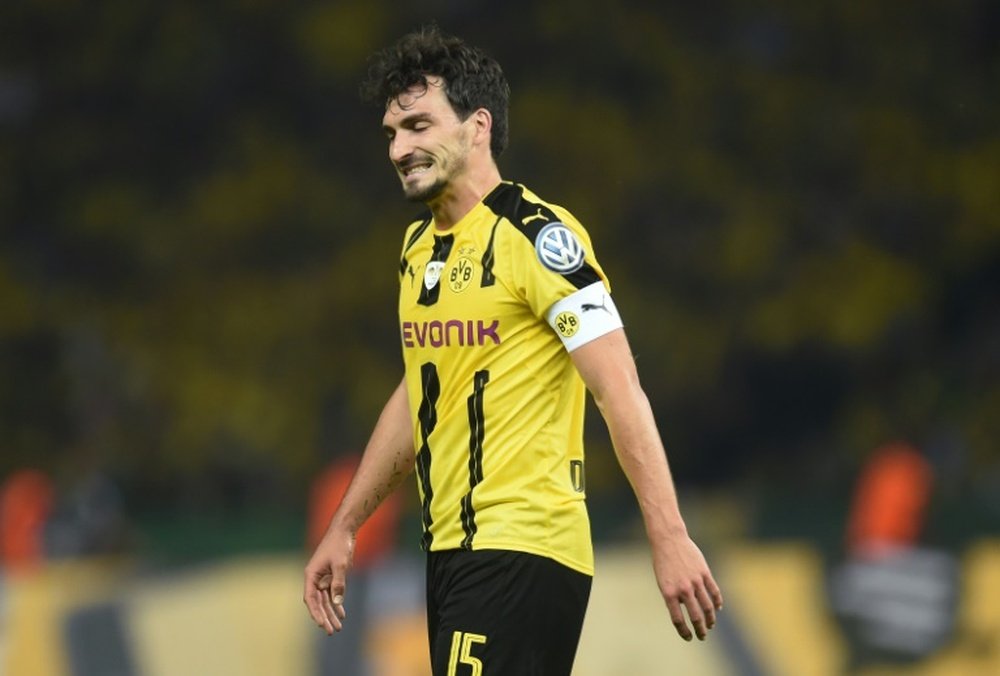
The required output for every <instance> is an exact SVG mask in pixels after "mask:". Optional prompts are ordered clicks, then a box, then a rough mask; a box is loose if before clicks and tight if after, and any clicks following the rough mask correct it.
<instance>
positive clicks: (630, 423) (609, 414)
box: [595, 377, 686, 540]
mask: <svg viewBox="0 0 1000 676" xmlns="http://www.w3.org/2000/svg"><path fill="white" fill-rule="evenodd" d="M595 400H596V401H597V405H598V408H599V409H600V411H601V414H602V415H603V417H604V420H605V422H606V423H607V426H608V432H609V433H610V435H611V442H612V444H613V445H614V448H615V454H616V455H617V456H618V462H619V464H620V465H621V467H622V470H623V471H624V473H625V476H626V477H627V478H628V480H629V483H630V484H631V485H632V489H633V491H634V492H635V495H636V499H637V500H638V502H639V507H640V509H641V510H642V516H643V520H644V521H645V524H646V530H647V533H648V534H649V537H650V538H651V539H654V540H656V539H659V538H660V537H663V536H671V535H677V534H684V533H686V527H685V525H684V520H683V518H682V517H681V513H680V507H679V505H678V501H677V492H676V490H675V488H674V482H673V477H672V476H671V474H670V467H669V465H668V463H667V456H666V453H665V451H664V449H663V443H662V441H661V440H660V435H659V433H658V432H657V429H656V421H655V419H654V417H653V411H652V409H651V408H650V405H649V400H648V399H647V397H646V395H645V393H644V392H643V391H642V389H641V387H640V386H639V383H638V380H637V379H635V378H634V377H633V378H629V379H628V380H625V381H624V382H622V383H619V384H617V385H616V386H615V387H614V388H613V389H612V390H611V391H610V392H604V393H602V394H600V395H598V394H595Z"/></svg>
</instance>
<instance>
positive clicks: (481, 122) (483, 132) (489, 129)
mask: <svg viewBox="0 0 1000 676" xmlns="http://www.w3.org/2000/svg"><path fill="white" fill-rule="evenodd" d="M469 119H470V121H471V122H472V124H473V125H474V131H473V138H472V142H473V143H475V144H476V145H487V146H488V145H489V144H490V138H491V136H492V134H493V116H492V115H491V114H490V111H488V110H486V109H485V108H479V109H477V110H475V111H473V113H472V115H470V116H469Z"/></svg>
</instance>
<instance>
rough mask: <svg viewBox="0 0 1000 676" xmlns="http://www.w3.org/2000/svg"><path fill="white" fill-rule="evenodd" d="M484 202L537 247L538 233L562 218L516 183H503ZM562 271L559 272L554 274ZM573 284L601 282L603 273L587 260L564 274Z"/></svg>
mask: <svg viewBox="0 0 1000 676" xmlns="http://www.w3.org/2000/svg"><path fill="white" fill-rule="evenodd" d="M483 204H485V205H486V206H488V207H489V208H490V210H492V211H493V213H495V214H496V215H497V216H501V217H503V218H506V219H507V220H508V221H510V222H511V223H512V224H513V225H514V227H515V228H517V230H518V231H519V232H520V233H521V234H522V235H524V236H525V237H527V238H528V241H529V242H531V246H532V247H534V246H535V240H536V239H538V233H540V232H541V231H542V228H544V227H545V226H546V225H548V224H549V223H554V222H557V221H559V217H558V216H557V215H556V214H555V212H554V211H552V209H550V208H549V207H548V206H546V205H545V204H542V203H539V202H531V201H529V200H527V199H525V198H524V187H523V186H520V185H517V184H516V183H502V184H500V185H499V186H498V187H497V188H496V189H495V190H493V192H491V193H490V194H489V195H488V196H487V197H486V199H484V200H483ZM553 274H559V273H553ZM563 276H564V277H565V278H566V279H567V280H569V282H570V284H572V285H573V286H575V287H576V288H578V289H582V288H584V287H586V286H590V285H591V284H593V283H594V282H599V281H601V277H600V275H598V274H597V271H596V270H594V268H593V266H591V265H590V263H586V262H584V264H583V266H582V267H581V268H580V269H579V270H577V271H576V272H572V273H570V274H568V275H563Z"/></svg>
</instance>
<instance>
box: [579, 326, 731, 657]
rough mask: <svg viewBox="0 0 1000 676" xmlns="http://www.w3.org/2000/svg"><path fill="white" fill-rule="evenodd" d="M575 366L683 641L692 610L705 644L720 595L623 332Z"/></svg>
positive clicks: (588, 348) (588, 349)
mask: <svg viewBox="0 0 1000 676" xmlns="http://www.w3.org/2000/svg"><path fill="white" fill-rule="evenodd" d="M571 355H572V359H573V363H574V364H575V365H576V368H577V370H578V371H579V372H580V375H581V376H582V377H583V380H584V382H585V383H586V384H587V387H588V389H590V391H591V393H592V394H593V395H594V400H595V401H596V402H597V407H598V408H599V409H600V411H601V414H602V415H603V416H604V420H605V422H606V423H607V425H608V431H609V433H610V434H611V442H612V444H613V445H614V447H615V453H616V454H617V455H618V461H619V463H620V464H621V466H622V469H623V470H624V472H625V475H626V476H627V477H628V480H629V482H630V483H631V484H632V489H633V490H634V491H635V495H636V498H637V499H638V501H639V507H640V509H641V510H642V517H643V521H644V522H645V525H646V533H647V535H648V537H649V541H650V545H651V547H652V552H653V571H654V573H655V575H656V581H657V584H658V585H659V588H660V593H661V594H662V595H663V599H664V601H665V602H666V604H667V608H668V609H669V611H670V618H671V621H672V622H673V624H674V626H675V627H676V628H677V633H678V634H680V635H681V637H682V638H684V639H685V640H691V630H690V629H689V628H688V625H687V622H686V621H685V619H684V615H683V613H682V611H681V605H683V606H685V607H686V609H687V614H688V617H689V618H690V620H691V624H692V625H693V627H694V631H695V634H696V635H697V636H698V638H699V639H702V640H704V638H705V636H706V634H707V633H708V630H709V629H711V628H712V627H713V626H714V625H715V611H716V610H718V609H721V608H722V594H721V592H720V591H719V587H718V585H716V583H715V580H714V579H713V577H712V573H711V571H710V570H709V568H708V564H707V563H706V561H705V557H704V556H703V555H702V553H701V551H700V550H699V549H698V547H697V545H695V543H694V542H693V541H692V540H691V538H690V537H689V536H688V533H687V527H686V526H685V525H684V519H683V518H682V517H681V513H680V507H679V505H678V503H677V493H676V491H675V489H674V483H673V478H672V477H671V475H670V468H669V466H668V464H667V456H666V453H665V452H664V449H663V442H662V441H661V440H660V435H659V432H658V431H657V429H656V421H655V420H654V418H653V412H652V409H651V408H650V406H649V400H648V399H647V398H646V394H645V392H643V390H642V386H641V385H640V384H639V376H638V373H637V372H636V369H635V362H634V360H633V359H632V353H631V351H630V350H629V347H628V341H627V340H626V338H625V332H624V330H623V329H617V330H615V331H612V332H611V333H608V334H607V335H604V336H602V337H600V338H598V339H596V340H594V341H592V342H590V343H587V344H586V345H583V346H581V347H579V348H577V349H576V350H574V351H573V352H572V353H571Z"/></svg>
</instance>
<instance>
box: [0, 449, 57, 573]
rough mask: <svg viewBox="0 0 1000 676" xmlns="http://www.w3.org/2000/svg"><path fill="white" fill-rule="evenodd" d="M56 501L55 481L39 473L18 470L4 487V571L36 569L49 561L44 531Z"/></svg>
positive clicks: (0, 559) (0, 543)
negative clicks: (46, 554)
mask: <svg viewBox="0 0 1000 676" xmlns="http://www.w3.org/2000/svg"><path fill="white" fill-rule="evenodd" d="M52 499H53V490H52V481H51V480H50V479H49V477H48V476H47V475H45V474H43V473H42V472H39V471H37V470H33V469H21V470H17V471H15V472H14V473H12V474H11V475H10V476H8V477H7V479H6V480H5V481H4V482H3V483H2V484H0V563H2V568H3V569H4V570H6V571H13V572H17V571H25V570H32V569H34V568H36V567H37V566H38V565H39V564H40V563H41V562H42V560H43V559H44V558H45V547H44V539H43V532H44V528H45V523H46V521H47V519H48V518H49V515H50V513H51V511H52Z"/></svg>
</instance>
